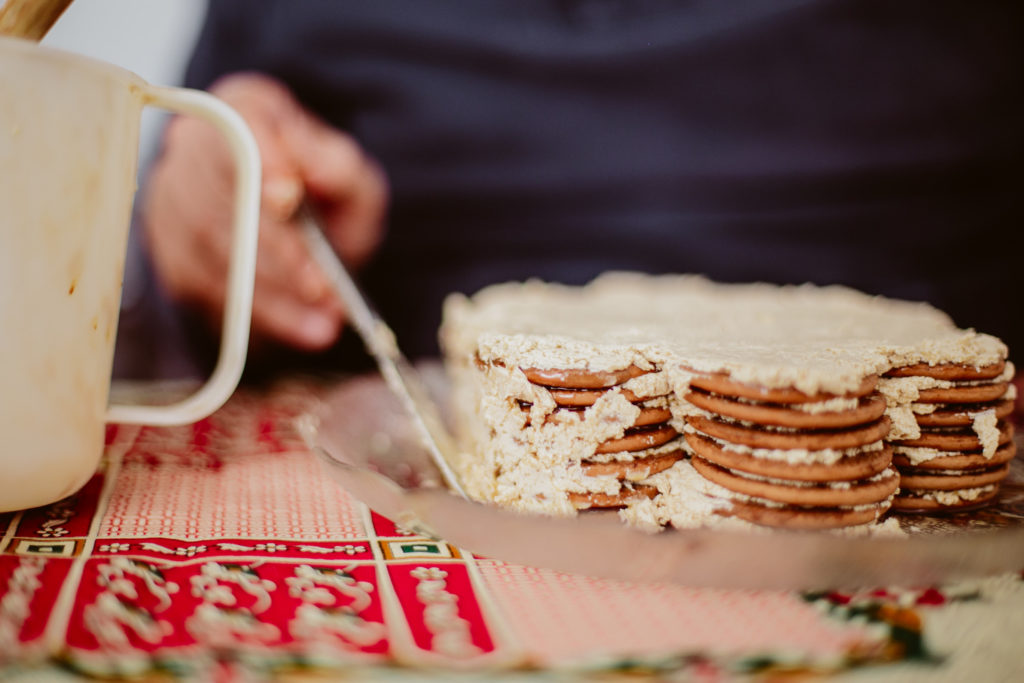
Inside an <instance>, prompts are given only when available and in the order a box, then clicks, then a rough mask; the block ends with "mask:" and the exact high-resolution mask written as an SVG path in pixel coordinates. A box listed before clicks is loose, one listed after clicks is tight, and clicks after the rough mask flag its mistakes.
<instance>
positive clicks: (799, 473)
mask: <svg viewBox="0 0 1024 683" xmlns="http://www.w3.org/2000/svg"><path fill="white" fill-rule="evenodd" d="M686 443H688V444H689V445H690V448H692V449H693V450H694V452H695V453H696V454H697V455H699V456H700V457H702V458H704V459H705V460H708V461H710V462H713V463H714V464H716V465H718V466H720V467H724V468H727V469H730V470H738V471H740V472H747V473H749V474H755V475H758V476H761V477H772V478H775V479H792V480H795V481H810V482H827V481H836V480H843V479H845V480H856V479H867V478H868V477H872V476H874V475H876V474H878V473H879V472H881V471H882V470H884V469H885V468H886V467H888V466H889V463H890V462H892V446H890V445H888V444H886V445H885V446H884V447H883V448H881V449H878V450H874V451H862V452H861V453H859V454H857V455H847V456H844V457H842V458H840V459H839V460H837V461H836V462H834V463H832V464H825V463H790V462H786V461H785V460H771V459H768V458H759V457H757V456H754V455H751V454H750V453H740V452H738V451H731V450H727V449H725V448H722V447H721V446H719V445H718V444H717V443H715V442H714V441H713V440H711V439H709V438H708V437H706V436H703V435H701V434H687V435H686Z"/></svg>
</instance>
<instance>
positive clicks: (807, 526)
mask: <svg viewBox="0 0 1024 683" xmlns="http://www.w3.org/2000/svg"><path fill="white" fill-rule="evenodd" d="M889 507H890V503H889V501H884V502H882V503H877V504H875V505H871V506H870V507H865V508H858V509H853V508H843V507H835V508H824V507H818V508H813V507H812V508H808V507H797V506H791V505H787V506H784V507H771V506H768V505H761V504H759V503H757V502H755V501H742V502H740V501H732V509H731V510H729V511H728V512H725V513H719V514H726V515H730V516H732V517H737V518H739V519H742V520H745V521H747V522H750V523H752V524H759V525H761V526H770V527H775V528H779V529H793V530H803V531H810V530H815V529H841V528H843V527H848V526H857V525H859V524H869V523H871V522H874V521H876V520H877V519H878V518H879V517H881V516H882V515H884V514H885V513H886V512H887V511H888V510H889Z"/></svg>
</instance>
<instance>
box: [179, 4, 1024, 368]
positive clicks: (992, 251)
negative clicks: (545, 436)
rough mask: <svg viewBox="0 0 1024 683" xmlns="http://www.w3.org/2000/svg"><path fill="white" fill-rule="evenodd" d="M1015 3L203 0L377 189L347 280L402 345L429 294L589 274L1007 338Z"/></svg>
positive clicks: (1016, 103) (1017, 223) (235, 57)
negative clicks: (926, 318) (906, 306)
mask: <svg viewBox="0 0 1024 683" xmlns="http://www.w3.org/2000/svg"><path fill="white" fill-rule="evenodd" d="M1022 4H1024V3H1020V2H1019V0H1009V1H1007V2H963V1H962V0H958V1H953V2H945V1H942V0H900V1H899V2H894V1H893V0H857V1H855V0H763V1H758V2H754V1H750V0H729V1H728V2H723V1H721V0H687V1H678V2H672V1H669V0H473V1H467V0H372V1H367V0H358V1H351V2H347V1H342V0H264V1H256V0H212V2H211V4H210V9H209V17H208V20H207V23H206V26H205V28H204V30H203V32H202V35H201V37H200V40H199V44H198V47H197V49H196V53H195V57H194V60H193V62H192V64H191V66H190V69H189V72H188V79H187V80H188V84H189V85H192V86H197V87H206V86H209V85H210V84H211V82H213V81H214V80H215V79H216V78H217V77H219V76H220V75H222V74H225V73H230V72H234V71H240V70H258V71H262V72H266V73H269V74H271V75H273V76H275V77H277V78H279V79H282V80H283V81H284V82H285V83H287V84H288V85H289V86H290V87H291V88H292V89H293V90H294V91H295V93H296V94H297V96H298V97H299V99H300V100H301V101H302V102H304V103H305V105H306V106H308V107H309V108H310V109H312V110H313V111H315V112H317V113H318V114H319V115H320V116H322V117H323V118H325V119H326V120H328V121H329V122H331V123H333V124H334V125H336V126H338V127H340V128H343V129H345V130H347V131H349V132H350V133H351V134H352V135H353V136H355V138H357V139H358V141H359V142H360V143H361V144H362V145H363V146H364V147H365V148H366V149H367V150H368V152H369V153H370V154H372V155H373V156H374V157H376V158H377V159H378V160H379V161H380V162H381V164H382V165H383V167H384V168H385V170H386V171H387V174H388V176H389V178H390V182H391V187H392V193H393V205H392V208H391V212H390V217H389V225H388V235H387V238H386V241H385V242H384V244H383V247H382V248H381V250H380V252H379V254H378V255H377V257H376V258H375V260H374V261H373V263H372V265H371V266H370V267H369V268H368V269H367V270H366V271H365V272H364V273H363V279H364V283H365V284H366V286H367V289H368V290H369V293H370V295H371V296H372V298H373V299H375V300H376V302H377V304H378V306H379V307H380V308H381V309H382V312H383V314H384V315H385V317H386V318H387V319H388V320H389V321H390V322H391V323H392V324H393V325H394V327H395V328H396V333H397V335H398V338H399V340H400V342H401V344H402V345H403V346H404V347H405V348H406V350H407V351H408V352H410V353H411V354H412V355H422V354H429V353H432V352H435V351H436V341H435V334H436V329H437V325H438V322H439V317H440V310H441V301H442V299H443V297H444V296H445V295H446V294H447V293H448V292H451V291H463V292H471V291H474V290H475V289H477V288H479V287H481V286H483V285H486V284H488V283H492V282H496V281H502V280H509V279H523V278H527V277H533V276H537V277H542V278H546V279H551V280H558V281H566V282H572V283H582V282H584V281H586V280H588V279H590V278H591V277H593V276H594V275H596V274H597V273H599V272H601V271H603V270H608V269H636V270H643V271H649V272H697V273H705V274H707V275H708V276H710V277H712V278H715V279H718V280H724V281H752V280H766V281H771V282H779V283H785V282H804V281H811V282H815V283H819V284H827V283H845V284H848V285H852V286H854V287H857V288H859V289H862V290H865V291H868V292H872V293H882V294H887V295H892V296H897V297H903V298H909V299H918V300H928V301H930V302H932V303H934V304H936V305H938V306H940V307H942V308H944V309H946V310H947V311H949V312H950V313H951V314H952V315H953V316H954V318H955V319H956V321H957V323H959V324H960V325H963V326H976V327H977V328H979V329H980V330H982V331H986V332H991V333H994V334H997V335H1001V336H1003V337H1004V338H1005V339H1007V341H1009V342H1010V343H1011V344H1012V343H1017V344H1022V343H1024V330H1022V316H1021V315H1020V313H1019V307H1018V306H1017V304H1016V297H1017V294H1018V292H1020V291H1021V284H1020V280H1019V270H1020V269H1019V267H1018V263H1019V262H1020V258H1021V255H1022V253H1024V252H1022V248H1021V247H1022V242H1024V239H1022V235H1021V230H1022V225H1024V206H1022V201H1021V196H1022V192H1024V18H1022V10H1021V9H1018V8H1020V7H1022Z"/></svg>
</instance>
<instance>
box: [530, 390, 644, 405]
mask: <svg viewBox="0 0 1024 683" xmlns="http://www.w3.org/2000/svg"><path fill="white" fill-rule="evenodd" d="M619 391H620V392H622V397H623V398H624V399H626V400H627V401H629V402H630V403H642V402H643V401H649V400H651V399H652V398H661V397H660V396H637V395H636V394H634V393H633V392H632V391H630V390H629V389H620V390H619ZM548 393H550V394H551V398H552V400H554V402H555V405H558V406H562V407H565V408H587V407H589V406H592V405H594V404H595V403H597V399H599V398H601V397H602V396H604V393H605V392H604V391H599V390H591V389H548Z"/></svg>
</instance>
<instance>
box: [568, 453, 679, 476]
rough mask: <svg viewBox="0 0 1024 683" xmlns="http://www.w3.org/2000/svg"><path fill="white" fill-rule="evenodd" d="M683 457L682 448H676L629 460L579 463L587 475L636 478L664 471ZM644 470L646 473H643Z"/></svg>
mask: <svg viewBox="0 0 1024 683" xmlns="http://www.w3.org/2000/svg"><path fill="white" fill-rule="evenodd" d="M684 457H686V454H685V453H683V451H682V450H678V451H672V452H671V453H662V454H661V455H650V456H647V457H646V458H637V459H636V460H630V461H613V462H587V461H586V460H584V461H583V462H582V463H580V467H582V468H583V473H584V474H586V475H587V476H589V477H600V476H606V475H614V476H615V477H616V478H617V479H619V480H623V479H630V480H636V479H637V478H642V477H649V476H651V475H652V474H657V473H658V472H664V471H665V470H667V469H668V468H669V467H672V465H675V464H676V463H677V462H678V461H680V460H682V459H683V458H684ZM645 472H646V474H644V473H645Z"/></svg>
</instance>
